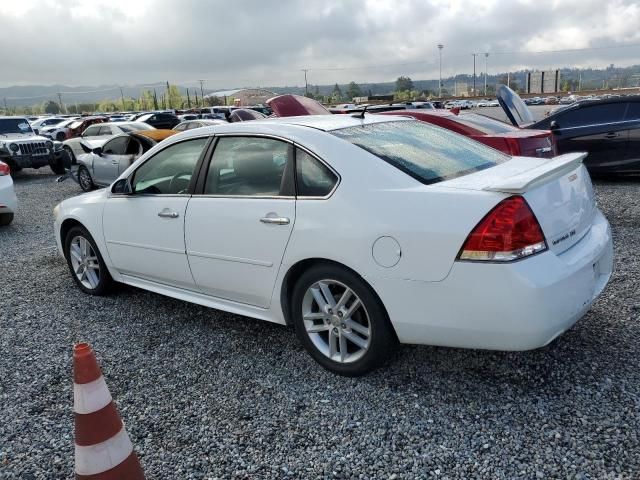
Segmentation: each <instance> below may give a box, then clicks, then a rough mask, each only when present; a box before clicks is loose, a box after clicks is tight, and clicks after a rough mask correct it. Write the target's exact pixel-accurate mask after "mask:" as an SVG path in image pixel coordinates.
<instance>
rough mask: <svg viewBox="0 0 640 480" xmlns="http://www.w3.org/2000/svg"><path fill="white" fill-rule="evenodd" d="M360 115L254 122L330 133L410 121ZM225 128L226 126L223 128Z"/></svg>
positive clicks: (254, 121)
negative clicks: (295, 126)
mask: <svg viewBox="0 0 640 480" xmlns="http://www.w3.org/2000/svg"><path fill="white" fill-rule="evenodd" d="M360 113H361V112H360ZM360 113H355V114H340V115H305V116H300V117H282V118H268V119H264V120H253V121H252V122H246V123H256V124H265V123H267V124H276V123H279V124H286V125H298V126H301V127H310V128H315V129H317V130H323V131H325V132H329V131H331V130H338V129H340V128H349V127H359V126H362V125H371V124H375V123H384V122H391V121H394V120H409V119H408V118H407V117H402V116H395V117H394V116H384V117H383V116H380V115H374V114H367V113H365V115H364V118H360ZM222 127H223V128H224V127H226V125H223V126H222Z"/></svg>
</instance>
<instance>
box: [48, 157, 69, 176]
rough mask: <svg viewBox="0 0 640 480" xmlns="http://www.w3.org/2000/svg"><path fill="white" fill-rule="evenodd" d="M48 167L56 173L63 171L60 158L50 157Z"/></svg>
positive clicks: (59, 173) (60, 173)
mask: <svg viewBox="0 0 640 480" xmlns="http://www.w3.org/2000/svg"><path fill="white" fill-rule="evenodd" d="M49 168H51V171H52V172H53V173H55V174H56V175H62V174H63V173H65V169H64V163H63V162H62V159H61V158H52V159H51V161H49Z"/></svg>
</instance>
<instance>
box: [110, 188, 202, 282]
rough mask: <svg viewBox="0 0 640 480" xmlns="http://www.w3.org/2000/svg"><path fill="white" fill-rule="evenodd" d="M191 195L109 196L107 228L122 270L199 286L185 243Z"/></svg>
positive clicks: (112, 251) (113, 257)
mask: <svg viewBox="0 0 640 480" xmlns="http://www.w3.org/2000/svg"><path fill="white" fill-rule="evenodd" d="M189 198H190V197H189V196H188V195H183V196H154V195H140V196H136V195H132V196H125V197H120V196H113V197H111V198H109V199H108V200H107V202H106V204H105V209H104V214H103V230H104V236H105V241H106V243H107V249H108V251H109V257H110V258H111V261H112V262H113V264H114V266H115V267H116V269H117V270H118V271H119V272H121V273H125V274H129V275H134V276H137V277H142V278H145V279H148V280H152V281H156V282H160V283H164V284H167V285H172V286H176V287H181V288H189V289H195V284H194V281H193V277H192V276H191V271H190V270H189V264H188V261H187V256H186V254H185V247H184V218H185V212H186V209H187V203H188V202H189ZM159 214H162V216H160V215H159ZM172 214H174V215H172ZM176 215H177V216H176Z"/></svg>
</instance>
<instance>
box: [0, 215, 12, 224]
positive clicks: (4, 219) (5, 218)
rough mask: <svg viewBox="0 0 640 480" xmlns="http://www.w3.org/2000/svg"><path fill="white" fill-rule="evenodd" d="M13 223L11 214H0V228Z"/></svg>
mask: <svg viewBox="0 0 640 480" xmlns="http://www.w3.org/2000/svg"><path fill="white" fill-rule="evenodd" d="M11 222H13V213H0V227H4V226H6V225H9V224H10V223H11Z"/></svg>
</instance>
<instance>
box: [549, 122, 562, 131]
mask: <svg viewBox="0 0 640 480" xmlns="http://www.w3.org/2000/svg"><path fill="white" fill-rule="evenodd" d="M559 128H560V127H559V126H558V122H556V121H555V120H551V123H549V129H550V130H551V131H552V132H553V133H554V134H555V135H559V134H560V132H559V131H558V129H559Z"/></svg>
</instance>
